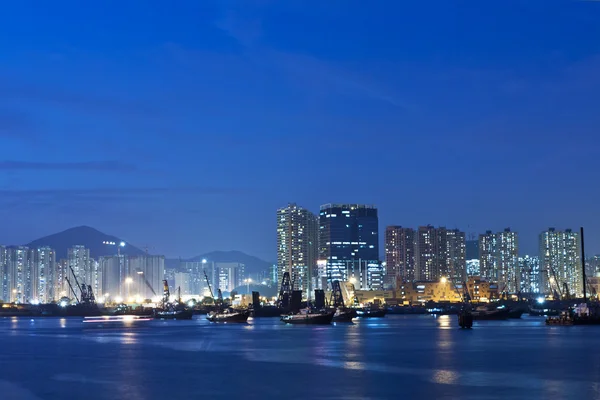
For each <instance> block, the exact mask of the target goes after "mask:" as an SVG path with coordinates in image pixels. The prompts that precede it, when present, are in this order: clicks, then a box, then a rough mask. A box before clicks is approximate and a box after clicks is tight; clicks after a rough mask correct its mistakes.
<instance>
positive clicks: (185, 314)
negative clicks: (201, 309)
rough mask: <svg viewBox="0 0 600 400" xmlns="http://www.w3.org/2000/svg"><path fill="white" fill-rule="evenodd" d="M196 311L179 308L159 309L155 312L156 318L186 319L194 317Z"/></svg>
mask: <svg viewBox="0 0 600 400" xmlns="http://www.w3.org/2000/svg"><path fill="white" fill-rule="evenodd" d="M193 316H194V312H193V311H192V310H178V311H157V312H156V313H155V314H154V318H155V319H175V320H182V319H183V320H185V319H192V317H193Z"/></svg>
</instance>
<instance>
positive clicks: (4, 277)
mask: <svg viewBox="0 0 600 400" xmlns="http://www.w3.org/2000/svg"><path fill="white" fill-rule="evenodd" d="M6 261H7V260H6V247H5V246H0V279H1V284H2V286H1V287H0V299H2V301H4V302H8V301H10V289H9V288H8V285H9V282H8V266H7V262H6Z"/></svg>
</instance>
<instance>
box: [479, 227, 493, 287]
mask: <svg viewBox="0 0 600 400" xmlns="http://www.w3.org/2000/svg"><path fill="white" fill-rule="evenodd" d="M496 249H497V245H496V234H495V233H492V231H486V232H485V234H483V235H479V273H480V274H481V277H482V278H485V279H487V280H489V281H493V282H498V263H497V258H496Z"/></svg>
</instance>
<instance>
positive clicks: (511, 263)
mask: <svg viewBox="0 0 600 400" xmlns="http://www.w3.org/2000/svg"><path fill="white" fill-rule="evenodd" d="M496 246H497V247H496V266H497V282H498V287H499V289H500V292H507V293H517V292H519V291H520V290H521V287H520V283H521V282H520V270H519V241H518V235H517V232H512V231H511V230H510V228H506V229H505V230H504V231H503V232H498V233H497V234H496Z"/></svg>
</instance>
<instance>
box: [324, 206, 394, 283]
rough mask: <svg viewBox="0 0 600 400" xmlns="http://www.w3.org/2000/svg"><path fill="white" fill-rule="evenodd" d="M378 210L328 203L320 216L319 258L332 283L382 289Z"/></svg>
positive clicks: (372, 207)
mask: <svg viewBox="0 0 600 400" xmlns="http://www.w3.org/2000/svg"><path fill="white" fill-rule="evenodd" d="M378 230H379V219H378V216H377V208H375V207H374V206H369V205H363V204H326V205H323V206H321V210H320V213H319V259H320V260H324V261H326V263H327V264H326V267H325V270H326V273H327V278H328V279H329V280H340V281H350V282H352V283H353V284H354V285H355V286H356V288H357V289H380V288H382V287H383V275H384V273H383V269H382V266H381V263H380V260H379V241H378V237H379V234H378Z"/></svg>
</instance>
